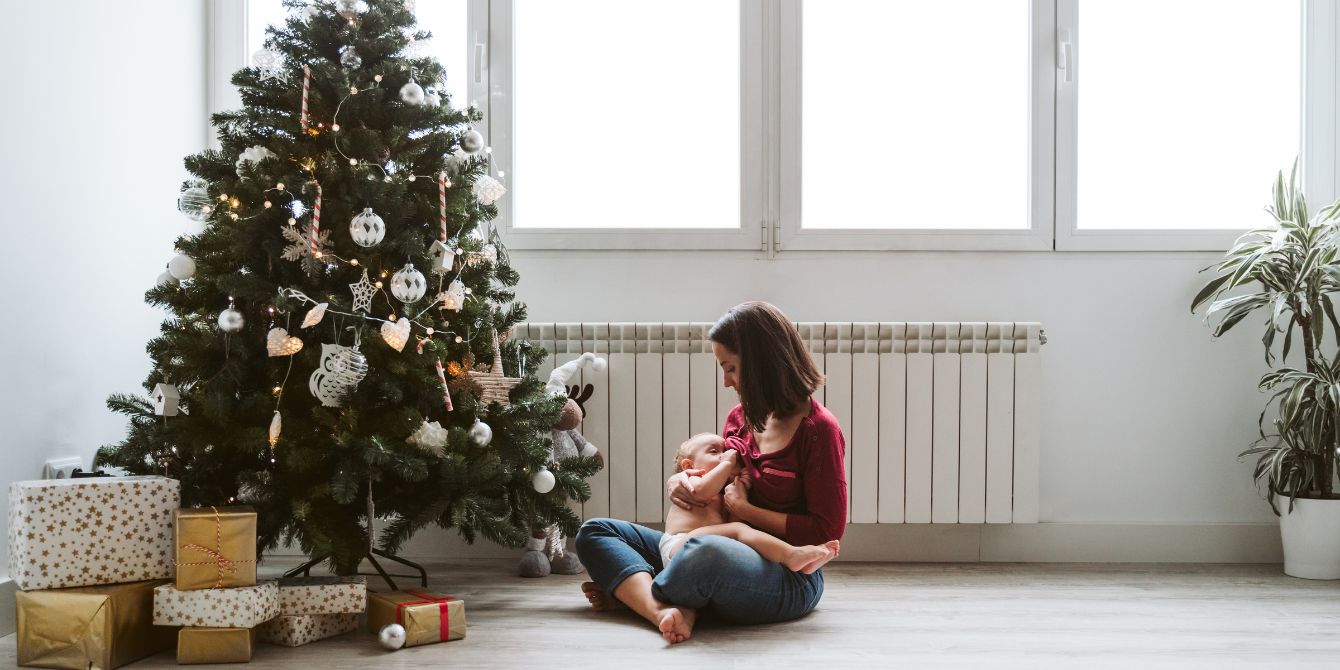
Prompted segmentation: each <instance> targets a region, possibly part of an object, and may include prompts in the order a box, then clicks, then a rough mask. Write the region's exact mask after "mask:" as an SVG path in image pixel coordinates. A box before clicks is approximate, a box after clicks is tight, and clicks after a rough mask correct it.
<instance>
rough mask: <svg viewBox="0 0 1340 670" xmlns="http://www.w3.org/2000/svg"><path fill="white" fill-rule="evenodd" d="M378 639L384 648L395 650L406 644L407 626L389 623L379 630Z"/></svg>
mask: <svg viewBox="0 0 1340 670" xmlns="http://www.w3.org/2000/svg"><path fill="white" fill-rule="evenodd" d="M377 641H378V642H380V643H381V645H382V649H385V650H387V651H395V650H397V649H399V648H401V647H403V646H405V627H404V626H402V625H400V624H398V623H388V624H386V625H385V626H382V629H381V630H380V631H377Z"/></svg>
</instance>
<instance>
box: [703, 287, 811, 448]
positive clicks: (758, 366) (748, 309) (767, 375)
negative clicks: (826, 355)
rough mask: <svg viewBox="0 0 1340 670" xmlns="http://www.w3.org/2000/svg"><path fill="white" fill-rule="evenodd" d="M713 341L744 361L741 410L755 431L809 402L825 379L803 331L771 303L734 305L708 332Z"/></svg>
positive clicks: (741, 362)
mask: <svg viewBox="0 0 1340 670" xmlns="http://www.w3.org/2000/svg"><path fill="white" fill-rule="evenodd" d="M707 339H709V340H711V341H713V342H716V343H717V344H720V345H721V346H723V347H726V348H727V349H729V350H730V351H731V352H732V353H734V354H736V355H737V356H739V357H740V368H739V370H738V371H737V374H738V379H739V386H738V388H737V389H736V390H737V391H738V392H739V394H740V409H741V410H742V411H743V412H744V419H745V421H746V422H748V423H749V426H750V427H751V428H753V429H754V430H755V431H758V432H762V431H763V428H764V426H765V425H767V422H768V416H769V415H771V414H777V415H779V416H786V415H788V414H790V413H791V412H793V411H795V410H796V409H797V408H799V407H800V406H801V404H802V403H806V402H808V401H809V397H810V395H812V394H813V393H814V390H815V389H817V388H819V385H820V384H823V383H824V376H823V374H821V373H820V372H819V369H818V368H816V367H814V360H813V359H811V358H810V353H809V352H808V351H806V350H805V343H804V342H802V341H801V339H800V333H798V332H796V327H795V325H793V324H792V323H791V321H790V320H789V319H787V318H786V315H785V314H783V313H782V310H780V309H777V308H776V307H774V306H772V305H770V304H768V303H766V302H746V303H742V304H739V305H736V306H735V307H732V308H731V309H730V311H729V312H726V315H725V316H723V317H721V319H720V320H718V321H717V322H716V324H715V325H713V326H712V329H711V330H709V331H707Z"/></svg>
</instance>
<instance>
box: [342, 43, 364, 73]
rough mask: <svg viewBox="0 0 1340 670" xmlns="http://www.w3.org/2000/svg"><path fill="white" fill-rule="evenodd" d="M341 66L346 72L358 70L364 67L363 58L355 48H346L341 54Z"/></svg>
mask: <svg viewBox="0 0 1340 670" xmlns="http://www.w3.org/2000/svg"><path fill="white" fill-rule="evenodd" d="M340 65H342V66H344V69H346V70H357V69H358V68H360V67H362V66H363V57H362V56H359V55H358V51H357V50H355V49H354V48H353V47H345V48H344V53H342V54H340Z"/></svg>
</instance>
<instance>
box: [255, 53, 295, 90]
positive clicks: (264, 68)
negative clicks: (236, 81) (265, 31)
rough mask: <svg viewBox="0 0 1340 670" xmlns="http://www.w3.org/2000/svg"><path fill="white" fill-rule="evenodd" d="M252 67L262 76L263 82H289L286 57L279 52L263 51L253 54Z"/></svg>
mask: <svg viewBox="0 0 1340 670" xmlns="http://www.w3.org/2000/svg"><path fill="white" fill-rule="evenodd" d="M251 65H252V66H253V67H255V68H256V70H257V72H258V73H259V74H260V76H261V81H277V82H282V81H287V80H288V72H287V71H286V70H285V69H284V57H283V56H281V55H280V54H279V52H278V51H274V50H272V49H261V50H260V51H257V52H256V53H254V54H251Z"/></svg>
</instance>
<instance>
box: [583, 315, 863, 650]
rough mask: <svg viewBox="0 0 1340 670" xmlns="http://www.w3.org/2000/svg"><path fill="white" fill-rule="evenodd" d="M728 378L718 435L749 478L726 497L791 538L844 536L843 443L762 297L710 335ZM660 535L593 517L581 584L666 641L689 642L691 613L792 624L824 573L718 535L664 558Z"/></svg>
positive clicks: (816, 376) (808, 606) (798, 352)
mask: <svg viewBox="0 0 1340 670" xmlns="http://www.w3.org/2000/svg"><path fill="white" fill-rule="evenodd" d="M707 337H708V339H709V340H711V342H712V353H713V354H714V355H715V356H716V359H717V363H718V364H719V365H720V366H721V369H722V373H723V377H724V384H725V386H726V387H727V388H734V389H735V392H736V393H737V394H738V395H739V397H740V404H739V405H737V406H736V407H735V409H733V410H731V413H730V415H729V416H728V417H727V418H726V425H725V428H724V430H723V437H725V438H726V440H727V443H728V444H732V445H734V446H737V447H738V448H739V451H740V457H741V461H742V462H743V464H744V466H745V473H746V474H747V475H748V476H747V477H744V476H742V477H741V478H740V479H739V480H737V481H736V483H733V484H730V485H728V486H727V487H726V490H725V492H724V493H723V494H722V495H723V497H724V504H725V507H726V509H727V510H729V511H730V513H731V515H732V516H733V517H734V518H735V519H737V520H740V521H744V522H745V523H748V524H749V525H751V526H753V527H755V528H758V529H760V530H764V531H767V532H769V533H771V534H773V535H775V536H777V537H779V538H782V539H784V540H786V541H788V542H790V543H791V544H795V545H808V544H823V543H824V542H827V541H828V540H837V539H841V537H842V533H843V531H844V530H845V528H846V523H847V479H846V472H845V470H844V468H843V462H842V459H843V454H844V452H845V451H846V441H845V440H844V439H843V437H842V429H841V428H840V427H839V426H838V424H837V420H836V419H834V418H833V415H832V414H831V413H829V412H828V410H826V409H824V407H823V406H822V405H820V404H819V403H818V402H815V401H814V400H813V399H811V398H810V395H811V394H813V393H814V390H815V389H816V388H818V387H819V385H820V384H822V383H823V380H824V379H823V375H822V374H820V373H819V371H818V369H816V368H815V367H814V362H813V361H812V360H811V359H810V355H809V352H807V351H805V345H804V343H803V342H802V341H801V339H800V334H799V333H797V332H796V329H795V326H793V325H792V324H791V321H790V320H788V319H787V318H786V315H785V314H782V312H781V310H779V309H777V308H776V307H773V306H772V305H770V304H768V303H765V302H747V303H744V304H742V305H737V306H736V307H734V308H732V309H731V310H730V311H729V312H727V313H726V315H725V316H723V317H721V320H720V321H717V323H716V325H714V326H712V329H711V330H710V331H708V334H707ZM666 486H667V491H668V493H669V496H670V499H671V500H672V501H673V502H674V504H676V505H678V506H680V507H683V508H685V509H690V508H691V507H693V506H701V505H705V504H706V503H707V501H708V500H710V499H711V498H712V497H713V496H715V495H716V494H717V492H716V491H694V490H693V489H692V487H690V486H689V485H688V483H687V475H686V473H680V474H677V475H675V476H674V477H671V478H670V480H669V481H668V482H667V483H666ZM660 539H661V533H660V532H659V531H656V530H652V529H650V528H645V527H642V526H638V525H636V524H632V523H629V522H626V521H619V520H617V519H591V520H590V521H587V522H586V523H585V524H583V525H582V528H581V531H580V532H578V533H577V555H578V557H580V558H581V561H582V564H584V565H585V566H586V568H587V570H588V571H589V572H590V573H591V578H592V580H594V581H591V582H587V583H585V584H583V585H582V590H583V591H584V592H585V593H586V596H587V599H588V600H589V601H590V602H591V605H592V607H594V608H595V609H597V610H602V609H606V608H607V607H609V606H611V605H613V604H614V602H613V601H612V600H611V599H610V597H609V594H612V595H613V597H614V599H615V600H617V601H618V602H621V603H623V604H625V605H627V606H628V607H629V608H631V609H632V610H633V611H635V612H637V613H638V614H640V615H642V616H643V617H644V618H646V619H647V620H648V621H650V622H652V623H653V624H655V625H656V626H657V627H658V628H659V629H660V630H661V633H662V635H664V636H665V639H666V640H667V641H669V642H671V643H675V642H682V641H684V640H687V639H688V638H689V636H690V635H691V633H692V631H693V624H694V621H695V619H696V617H697V612H698V610H701V609H704V608H707V609H710V610H711V611H712V612H714V613H715V614H716V615H718V616H719V617H720V618H723V619H725V620H728V621H733V622H737V623H769V622H775V621H787V620H789V619H795V618H798V617H800V616H803V615H804V614H806V613H808V612H809V611H810V610H812V609H814V606H815V605H817V604H818V603H819V597H820V596H821V595H822V594H823V584H824V579H823V570H819V571H817V572H815V573H813V574H809V575H806V574H802V573H799V572H792V571H791V570H788V569H787V568H786V567H785V566H783V565H781V564H779V563H773V562H771V561H768V560H766V559H764V558H763V557H762V556H760V555H759V554H758V552H756V551H754V550H753V549H750V548H749V547H746V546H745V545H743V544H741V543H740V542H738V541H736V540H733V539H730V538H726V537H720V536H703V537H695V538H692V539H690V540H689V541H688V542H686V543H685V544H684V545H683V547H682V548H680V549H679V552H678V553H677V554H676V555H675V558H674V560H673V561H671V562H670V565H669V567H668V568H667V567H666V566H664V565H662V563H661V557H660V552H659V550H658V545H659V543H660Z"/></svg>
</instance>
